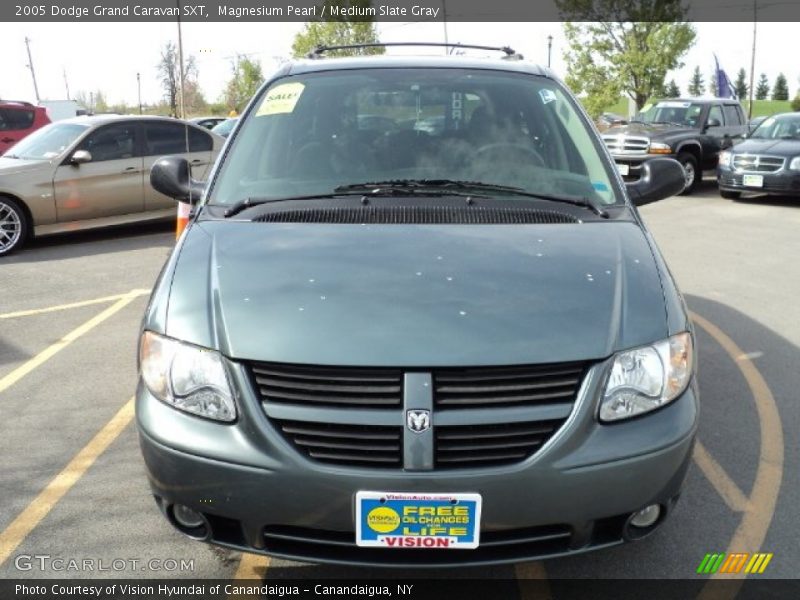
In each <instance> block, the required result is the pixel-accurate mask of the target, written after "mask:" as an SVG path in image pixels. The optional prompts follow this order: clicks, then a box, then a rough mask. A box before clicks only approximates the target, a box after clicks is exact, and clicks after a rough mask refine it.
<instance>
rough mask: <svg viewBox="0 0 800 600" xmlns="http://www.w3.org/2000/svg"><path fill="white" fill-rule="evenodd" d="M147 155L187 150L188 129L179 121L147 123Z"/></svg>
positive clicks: (176, 152) (145, 129) (177, 152)
mask: <svg viewBox="0 0 800 600" xmlns="http://www.w3.org/2000/svg"><path fill="white" fill-rule="evenodd" d="M144 140H145V141H144V153H145V156H164V155H165V154H183V153H184V152H186V130H185V128H184V126H183V125H180V124H179V123H169V122H163V123H145V125H144Z"/></svg>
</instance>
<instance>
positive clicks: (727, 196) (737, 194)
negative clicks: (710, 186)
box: [719, 190, 742, 200]
mask: <svg viewBox="0 0 800 600" xmlns="http://www.w3.org/2000/svg"><path fill="white" fill-rule="evenodd" d="M719 195H720V196H722V197H723V198H725V199H727V200H738V199H739V198H741V197H742V192H728V191H726V190H720V191H719Z"/></svg>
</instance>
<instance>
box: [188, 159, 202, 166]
mask: <svg viewBox="0 0 800 600" xmlns="http://www.w3.org/2000/svg"><path fill="white" fill-rule="evenodd" d="M189 164H190V165H202V164H203V161H202V160H200V159H199V158H195V159H194V160H193V161H192V162H190V163H189Z"/></svg>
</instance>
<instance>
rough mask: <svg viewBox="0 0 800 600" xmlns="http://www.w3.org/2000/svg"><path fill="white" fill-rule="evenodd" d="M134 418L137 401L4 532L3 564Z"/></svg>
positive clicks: (0, 553) (0, 552)
mask: <svg viewBox="0 0 800 600" xmlns="http://www.w3.org/2000/svg"><path fill="white" fill-rule="evenodd" d="M131 419H133V398H131V399H130V400H128V401H127V402H126V403H125V405H124V406H123V407H122V408H121V409H120V410H119V411H118V412H117V414H115V415H114V416H113V417H112V419H111V420H110V421H109V422H108V423H106V425H105V426H104V427H103V428H102V429H101V430H100V431H99V432H97V434H96V435H95V436H94V437H93V438H92V440H91V441H90V442H89V443H88V444H86V446H84V447H83V449H82V450H81V451H80V452H78V454H76V455H75V456H74V458H73V459H72V460H71V461H70V462H69V464H68V465H67V466H66V467H64V469H63V470H62V471H61V472H60V473H59V474H58V475H56V476H55V478H54V479H53V480H52V481H51V482H50V483H48V484H47V487H45V488H44V489H43V490H42V491H41V492H40V493H39V495H38V496H36V498H34V500H33V501H32V502H31V503H30V504H28V506H27V507H26V508H25V510H23V511H22V512H21V513H20V514H19V516H17V518H16V519H14V520H13V521H12V522H11V524H10V525H9V526H8V527H6V528H5V530H4V531H3V532H2V533H0V565H2V564H3V563H4V562H5V560H6V559H7V558H8V557H9V556H10V555H11V553H12V552H14V550H15V549H16V548H17V546H19V545H20V544H21V543H22V541H23V540H24V539H25V538H26V537H27V536H28V534H29V533H30V532H31V531H33V529H34V528H35V527H36V526H37V525H38V524H39V523H40V522H41V520H42V519H44V518H45V517H46V516H47V514H48V513H49V512H50V511H51V510H52V508H53V507H54V506H55V505H56V504H57V503H58V501H59V500H61V498H62V497H63V496H64V494H66V493H67V492H68V491H69V490H70V489H71V488H72V486H74V485H75V484H76V483H77V481H78V480H79V479H80V478H81V477H83V475H84V474H85V473H86V471H87V470H88V469H89V467H91V466H92V465H93V464H94V462H95V460H97V457H98V456H100V455H101V454H102V453H103V452H104V451H105V450H106V448H108V447H109V445H111V443H112V442H113V441H114V440H115V439H117V436H119V434H120V433H121V432H122V430H123V429H125V427H127V425H128V424H129V423H130V422H131Z"/></svg>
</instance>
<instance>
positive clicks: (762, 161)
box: [733, 154, 786, 173]
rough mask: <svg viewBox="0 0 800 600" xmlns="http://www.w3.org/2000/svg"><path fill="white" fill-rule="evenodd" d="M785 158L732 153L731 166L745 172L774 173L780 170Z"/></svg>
mask: <svg viewBox="0 0 800 600" xmlns="http://www.w3.org/2000/svg"><path fill="white" fill-rule="evenodd" d="M785 163H786V159H785V158H783V157H782V156H770V155H768V154H734V155H733V168H734V170H736V171H741V172H746V173H775V172H777V171H780V170H781V169H782V168H783V166H784V164H785Z"/></svg>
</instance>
